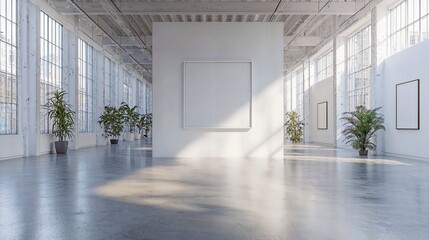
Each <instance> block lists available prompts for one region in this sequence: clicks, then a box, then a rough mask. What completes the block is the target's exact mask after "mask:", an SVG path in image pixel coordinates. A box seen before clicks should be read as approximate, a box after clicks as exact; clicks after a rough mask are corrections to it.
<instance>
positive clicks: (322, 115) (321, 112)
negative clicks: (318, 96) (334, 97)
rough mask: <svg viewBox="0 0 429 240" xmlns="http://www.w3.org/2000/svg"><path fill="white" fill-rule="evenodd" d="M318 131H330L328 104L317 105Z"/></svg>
mask: <svg viewBox="0 0 429 240" xmlns="http://www.w3.org/2000/svg"><path fill="white" fill-rule="evenodd" d="M317 129H318V130H327V129H328V102H326V101H325V102H320V103H318V104H317Z"/></svg>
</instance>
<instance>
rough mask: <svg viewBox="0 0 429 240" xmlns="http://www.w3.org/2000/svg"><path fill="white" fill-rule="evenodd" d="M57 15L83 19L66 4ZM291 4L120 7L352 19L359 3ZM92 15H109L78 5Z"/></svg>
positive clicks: (136, 11)
mask: <svg viewBox="0 0 429 240" xmlns="http://www.w3.org/2000/svg"><path fill="white" fill-rule="evenodd" d="M52 2H53V4H54V6H56V11H58V12H59V13H61V14H63V15H80V14H82V13H81V12H79V11H78V10H76V9H75V8H73V7H70V6H69V5H67V3H64V1H60V0H55V1H52ZM326 3H327V1H322V2H287V4H286V5H284V7H283V8H282V9H278V10H277V11H275V8H276V6H277V2H199V3H195V2H126V4H125V3H123V4H121V5H120V6H118V8H119V9H120V11H121V12H122V14H124V15H177V14H196V13H198V14H269V15H271V14H273V13H274V15H352V14H354V13H355V12H356V2H330V3H329V5H328V6H326V7H325V8H323V10H322V11H320V9H322V7H323V6H324V5H325V4H326ZM75 4H77V5H79V7H80V8H81V9H83V10H84V11H85V12H86V13H87V14H89V15H106V14H108V13H107V12H106V11H104V10H103V8H102V6H101V4H100V3H99V2H75Z"/></svg>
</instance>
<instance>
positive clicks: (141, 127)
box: [136, 114, 146, 139]
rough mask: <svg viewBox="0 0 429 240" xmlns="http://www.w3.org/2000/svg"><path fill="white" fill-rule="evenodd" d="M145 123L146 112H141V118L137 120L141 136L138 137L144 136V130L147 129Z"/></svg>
mask: <svg viewBox="0 0 429 240" xmlns="http://www.w3.org/2000/svg"><path fill="white" fill-rule="evenodd" d="M145 124H146V114H140V115H139V120H138V121H137V129H138V135H139V138H136V139H141V137H142V136H143V130H144V129H145ZM136 136H137V135H136ZM143 137H144V136H143Z"/></svg>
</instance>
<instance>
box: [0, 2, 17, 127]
mask: <svg viewBox="0 0 429 240" xmlns="http://www.w3.org/2000/svg"><path fill="white" fill-rule="evenodd" d="M16 3H17V1H16V0H0V134H17V105H18V102H17V78H16V50H17V48H16V36H17V34H16Z"/></svg>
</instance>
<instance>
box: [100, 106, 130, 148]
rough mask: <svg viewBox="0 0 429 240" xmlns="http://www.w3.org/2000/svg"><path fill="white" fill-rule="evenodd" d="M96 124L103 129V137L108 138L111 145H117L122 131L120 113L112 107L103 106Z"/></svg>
mask: <svg viewBox="0 0 429 240" xmlns="http://www.w3.org/2000/svg"><path fill="white" fill-rule="evenodd" d="M98 124H100V127H103V129H104V133H103V136H104V137H106V138H110V143H111V144H118V139H119V136H120V135H121V132H122V130H123V129H124V125H123V122H122V113H121V111H119V109H117V108H115V107H112V106H105V107H104V112H103V114H102V115H101V116H100V120H99V121H98Z"/></svg>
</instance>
